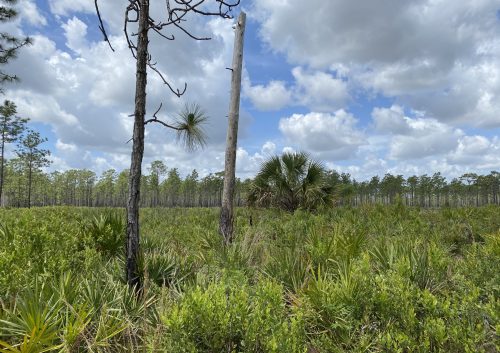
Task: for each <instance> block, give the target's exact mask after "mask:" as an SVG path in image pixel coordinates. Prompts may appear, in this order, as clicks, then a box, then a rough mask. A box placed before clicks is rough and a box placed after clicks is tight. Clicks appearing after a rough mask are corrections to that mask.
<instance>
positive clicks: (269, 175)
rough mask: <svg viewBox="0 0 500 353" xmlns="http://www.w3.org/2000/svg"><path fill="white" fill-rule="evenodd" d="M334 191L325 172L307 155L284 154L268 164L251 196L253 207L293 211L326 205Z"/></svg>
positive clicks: (255, 183)
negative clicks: (327, 180)
mask: <svg viewBox="0 0 500 353" xmlns="http://www.w3.org/2000/svg"><path fill="white" fill-rule="evenodd" d="M331 194H332V189H331V188H330V187H329V186H328V184H327V182H326V179H325V169H324V168H323V166H322V165H321V164H320V163H318V162H315V161H311V160H310V158H309V155H308V154H307V153H304V152H298V153H285V154H283V155H282V156H274V157H271V158H270V159H268V160H267V161H265V162H264V163H263V164H262V166H261V170H260V172H259V173H258V174H257V176H256V177H255V179H254V182H253V183H252V185H251V188H250V192H249V194H248V203H249V205H250V206H257V207H269V206H274V207H279V208H282V209H284V210H286V211H289V212H293V211H295V210H296V209H297V208H299V207H302V208H305V209H308V210H312V209H315V208H317V207H318V206H320V205H323V204H326V203H327V202H328V200H329V199H330V197H331Z"/></svg>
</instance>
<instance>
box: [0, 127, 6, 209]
mask: <svg viewBox="0 0 500 353" xmlns="http://www.w3.org/2000/svg"><path fill="white" fill-rule="evenodd" d="M4 157H5V133H4V132H2V155H1V156H0V207H2V195H3V183H4V175H5V172H4V164H5V159H4Z"/></svg>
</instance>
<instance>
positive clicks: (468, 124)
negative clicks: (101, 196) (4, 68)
mask: <svg viewBox="0 0 500 353" xmlns="http://www.w3.org/2000/svg"><path fill="white" fill-rule="evenodd" d="M207 3H210V1H209V0H207ZM126 4H127V1H125V0H120V1H113V2H106V1H102V5H101V10H102V15H103V18H104V19H105V23H106V27H107V29H108V32H109V34H110V36H111V40H112V42H113V45H114V46H115V48H116V49H117V50H116V52H115V53H113V52H111V50H109V48H108V47H107V45H106V44H105V43H103V42H102V35H101V33H100V32H99V30H98V28H97V23H96V20H97V19H96V16H95V13H94V4H93V1H91V0H44V1H42V0H37V1H35V0H20V2H19V5H18V8H19V10H20V13H21V16H20V18H19V19H18V20H17V21H16V22H14V23H11V24H9V27H10V28H9V30H10V31H12V32H16V33H18V34H26V35H30V36H32V37H33V38H34V39H35V42H34V45H33V46H31V47H29V48H26V49H23V51H22V52H21V53H20V57H19V59H18V60H16V61H14V62H12V63H11V64H10V65H9V67H8V69H9V70H10V71H13V72H15V73H16V74H18V75H19V76H20V77H21V79H22V82H21V83H19V84H16V85H12V86H9V87H8V90H7V93H6V97H5V98H7V99H11V100H13V101H14V102H15V103H16V104H17V105H18V110H19V114H20V115H23V116H26V117H29V118H31V121H32V123H33V125H34V126H35V127H36V128H37V129H39V130H41V132H42V134H43V135H45V136H46V137H47V138H48V139H49V141H48V143H47V144H48V146H49V147H50V149H51V151H52V159H53V164H52V166H51V168H52V169H58V170H65V169H70V168H89V169H92V170H95V171H96V172H97V173H101V172H102V171H104V170H106V169H109V168H114V169H116V170H122V169H124V168H127V166H128V164H129V159H130V148H131V146H130V144H126V141H127V140H128V139H129V138H130V134H131V126H132V125H131V124H132V120H131V118H130V117H128V114H130V113H131V111H132V104H133V89H134V62H133V60H132V58H131V57H130V53H129V52H128V49H127V48H126V46H125V41H124V38H123V34H122V31H121V29H122V23H123V18H122V14H123V11H124V6H125V5H126ZM241 4H242V6H240V7H239V8H237V9H235V15H237V14H238V13H239V11H240V10H241V9H244V10H245V11H246V12H247V15H248V19H247V28H246V35H245V52H244V79H243V84H242V86H243V90H242V101H241V108H242V109H241V122H240V139H239V150H238V161H237V172H238V175H239V176H240V177H248V176H252V175H254V174H255V172H256V171H257V170H258V167H259V165H260V164H261V163H262V161H263V160H265V158H266V157H268V156H269V155H271V154H276V153H281V152H282V151H290V150H295V151H297V150H305V151H307V152H309V153H310V154H311V155H312V156H313V157H314V158H316V159H318V160H321V161H322V162H323V163H324V164H325V165H326V166H327V167H329V168H335V169H337V170H339V171H342V172H348V173H350V174H352V175H353V176H354V177H355V178H357V179H358V180H363V179H366V178H369V177H371V176H372V175H383V174H385V173H387V172H390V173H393V174H403V175H405V176H409V175H412V174H424V173H428V174H432V173H434V172H437V171H440V172H442V173H443V174H444V175H446V176H448V177H454V176H458V175H461V174H463V173H465V172H477V173H488V172H489V171H491V170H499V169H500V139H499V135H500V129H499V128H500V17H499V15H498V14H499V13H500V12H499V11H500V5H499V4H498V2H497V1H495V0H481V1H465V2H460V3H457V2H456V1H453V0H438V1H430V0H429V1H425V0H418V1H417V0H412V1H405V2H401V1H400V0H385V1H381V2H366V1H364V0H355V1H349V2H347V1H342V0H330V1H322V0H311V1H309V2H304V1H301V0H286V1H285V0H283V1H266V0H242V1H241ZM162 6H164V2H163V1H152V7H153V12H152V13H154V14H161V13H162ZM190 26H192V27H191V28H192V29H193V30H194V31H195V32H196V33H200V34H203V35H209V36H211V37H212V38H213V39H212V40H211V41H210V42H194V41H192V40H191V39H189V38H187V37H186V36H183V35H182V34H180V33H176V37H177V39H176V41H174V42H167V41H165V40H163V39H161V38H158V37H153V38H152V39H151V53H152V55H153V56H154V57H155V58H156V60H157V61H158V65H159V68H160V69H161V70H162V72H163V73H164V74H165V75H166V76H167V77H169V79H170V81H171V82H172V83H173V84H174V85H177V86H182V85H183V83H184V82H187V84H188V91H187V94H186V95H185V96H184V97H182V98H181V99H178V98H176V97H174V96H173V95H172V94H169V92H168V90H167V89H166V88H165V87H164V86H163V85H162V84H161V82H160V80H159V79H158V77H155V76H154V73H150V74H149V86H148V100H149V103H148V111H150V112H152V111H154V110H156V107H157V106H158V105H159V103H160V102H161V103H163V106H164V107H165V109H163V110H162V114H163V115H162V117H163V118H164V119H167V120H168V119H172V118H173V117H175V114H176V112H178V111H179V110H180V109H181V108H182V106H183V104H185V103H186V102H197V103H199V104H200V105H201V106H202V107H203V108H204V109H205V111H206V112H207V114H208V115H209V116H210V122H209V125H208V126H207V133H208V135H209V138H210V140H209V144H208V146H207V148H206V149H205V150H204V151H199V152H195V153H188V152H186V151H183V150H182V148H181V147H180V146H178V145H176V143H175V138H174V135H172V134H171V133H169V132H166V131H164V130H163V129H161V128H160V127H159V126H155V127H151V126H148V130H147V131H148V132H147V134H148V135H147V144H146V154H145V160H144V164H145V167H147V165H148V164H149V163H150V162H151V161H153V160H155V159H159V160H163V161H164V162H165V163H166V165H167V166H168V167H169V168H174V167H175V168H178V169H179V170H180V171H181V173H182V174H187V173H189V172H190V171H191V170H192V169H195V168H196V169H197V170H198V171H199V172H200V174H201V175H204V174H207V173H210V172H216V171H219V170H221V169H222V168H223V155H224V142H225V128H226V124H227V122H226V115H227V110H228V101H229V83H230V75H229V71H227V70H226V69H225V68H226V67H228V66H230V65H231V57H232V46H233V30H232V21H224V20H220V19H204V18H199V17H198V18H192V19H191V22H190Z"/></svg>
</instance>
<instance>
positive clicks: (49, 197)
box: [2, 159, 500, 207]
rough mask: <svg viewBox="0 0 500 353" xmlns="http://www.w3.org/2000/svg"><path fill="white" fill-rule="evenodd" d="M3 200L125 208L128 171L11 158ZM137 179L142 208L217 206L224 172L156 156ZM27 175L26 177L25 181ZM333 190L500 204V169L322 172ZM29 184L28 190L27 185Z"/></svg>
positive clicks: (379, 200)
mask: <svg viewBox="0 0 500 353" xmlns="http://www.w3.org/2000/svg"><path fill="white" fill-rule="evenodd" d="M5 167H6V168H5V185H4V189H3V197H2V204H3V206H10V207H29V206H54V205H72V206H87V207H124V206H125V204H126V200H127V192H128V170H123V171H121V172H117V171H116V170H114V169H110V170H107V171H105V172H104V173H102V175H100V176H97V175H96V173H94V172H93V171H90V170H86V169H84V170H77V169H72V170H67V171H65V172H58V171H55V172H51V173H44V172H42V171H41V170H40V169H36V170H32V171H31V176H30V175H29V174H28V173H27V172H26V169H25V168H22V164H20V163H18V162H16V159H13V160H10V161H8V162H7V163H6V166H5ZM146 171H147V173H148V174H147V175H143V176H142V181H141V206H143V207H218V206H220V204H221V196H222V187H223V172H220V173H215V174H209V175H207V176H205V177H200V176H199V175H198V172H197V171H196V170H193V171H192V173H191V174H189V175H188V176H186V177H185V178H182V177H181V175H180V174H179V172H178V170H177V169H176V168H172V169H167V167H166V166H165V165H164V163H163V162H161V161H154V162H153V163H151V165H150V166H149V167H148V168H146ZM30 177H31V179H32V180H31V181H30V180H28V179H29V178H30ZM327 181H328V183H329V184H330V185H331V186H332V187H333V188H334V190H335V198H334V199H335V202H334V204H335V205H338V206H348V205H350V206H359V205H362V204H393V203H396V202H402V203H404V204H405V205H407V206H420V207H443V206H451V207H460V206H482V205H487V204H496V205H499V204H500V200H499V195H500V173H499V172H496V171H492V172H491V173H490V174H488V175H477V174H473V173H467V174H464V175H462V176H461V177H459V178H454V179H452V180H451V181H447V180H446V178H444V177H443V176H442V175H441V174H440V173H435V174H434V175H431V176H429V175H426V174H424V175H421V176H411V177H408V178H407V179H405V178H404V177H403V176H402V175H391V174H385V175H384V176H383V177H379V176H374V177H372V178H371V179H370V180H367V181H362V182H358V181H356V180H355V179H354V178H352V177H351V175H349V174H347V173H338V172H336V171H333V170H330V171H328V172H327ZM251 183H252V180H251V179H246V180H240V179H238V180H237V181H236V195H235V202H236V204H237V205H238V206H244V205H245V200H246V195H247V191H248V190H249V187H250V185H251ZM29 185H31V189H32V190H31V192H29V190H28V188H29Z"/></svg>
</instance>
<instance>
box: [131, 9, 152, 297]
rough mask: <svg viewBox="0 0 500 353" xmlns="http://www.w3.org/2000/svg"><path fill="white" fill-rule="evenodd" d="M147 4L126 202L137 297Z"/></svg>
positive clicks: (139, 48)
mask: <svg viewBox="0 0 500 353" xmlns="http://www.w3.org/2000/svg"><path fill="white" fill-rule="evenodd" d="M148 18H149V0H141V8H140V11H139V31H138V38H137V66H136V85H135V110H134V132H133V137H132V141H133V145H132V157H131V163H130V175H129V194H128V202H127V243H126V253H127V254H126V255H127V261H126V265H125V266H126V278H127V283H128V285H129V286H130V287H131V288H133V289H134V290H135V291H136V292H137V293H140V291H141V287H142V283H141V274H140V269H139V263H138V261H139V254H140V251H139V201H140V188H141V172H142V171H141V165H142V157H143V155H144V117H145V115H146V83H147V58H148Z"/></svg>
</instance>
